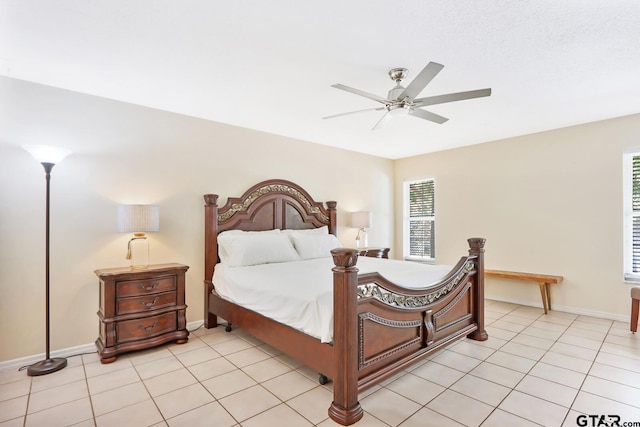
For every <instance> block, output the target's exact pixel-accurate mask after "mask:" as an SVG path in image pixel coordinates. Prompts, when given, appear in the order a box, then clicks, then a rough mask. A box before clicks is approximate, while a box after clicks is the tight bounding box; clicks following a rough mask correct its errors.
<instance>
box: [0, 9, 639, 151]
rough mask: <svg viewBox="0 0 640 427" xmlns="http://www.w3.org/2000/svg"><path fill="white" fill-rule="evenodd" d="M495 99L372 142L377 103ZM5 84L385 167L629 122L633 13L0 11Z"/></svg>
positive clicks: (634, 96)
mask: <svg viewBox="0 0 640 427" xmlns="http://www.w3.org/2000/svg"><path fill="white" fill-rule="evenodd" d="M429 61H434V62H439V63H441V64H443V65H445V68H444V69H443V70H442V72H440V74H439V75H438V76H437V77H436V78H435V79H434V80H433V81H432V82H431V83H430V84H429V85H428V86H427V87H426V89H425V90H423V91H422V93H421V94H420V96H423V97H424V96H430V95H438V94H443V93H449V92H459V91H465V90H472V89H481V88H485V87H490V88H492V90H493V94H492V96H491V97H488V98H479V99H474V100H467V101H462V102H456V103H450V104H443V105H435V106H432V107H428V108H427V109H428V110H430V111H432V112H434V113H437V114H440V115H443V116H445V117H448V118H449V119H450V120H449V121H448V122H446V123H445V124H442V125H438V124H434V123H431V122H428V121H425V120H420V119H417V118H413V117H402V118H398V119H394V120H393V121H391V122H390V123H389V124H388V125H387V126H386V127H384V128H383V129H381V130H376V131H371V130H370V129H371V128H372V127H373V125H374V124H375V123H376V122H377V120H378V119H379V117H380V116H381V114H382V112H379V111H373V112H365V113H361V114H355V115H348V116H344V117H339V118H335V119H331V120H323V119H322V117H324V116H328V115H332V114H337V113H342V112H347V111H351V110H358V109H365V108H370V107H376V106H378V104H376V103H375V102H374V101H371V100H369V99H366V98H362V97H358V96H356V95H352V94H350V93H347V92H343V91H340V90H337V89H334V88H331V87H330V85H332V84H334V83H342V84H345V85H348V86H352V87H356V88H358V89H361V90H364V91H367V92H371V93H374V94H377V95H380V96H386V93H387V91H388V90H389V89H391V88H392V87H393V82H392V81H391V80H390V79H389V77H388V75H387V72H388V70H389V69H391V68H395V67H405V68H408V69H409V75H408V77H407V79H406V81H405V84H406V83H408V82H409V81H411V79H413V77H415V76H416V74H417V73H418V72H419V71H420V70H421V69H422V68H423V67H424V66H425V65H426V64H427V63H428V62H429ZM0 75H4V76H8V77H13V78H16V79H22V80H28V81H33V82H37V83H42V84H46V85H51V86H55V87H61V88H66V89H70V90H74V91H78V92H83V93H88V94H93V95H98V96H102V97H106V98H111V99H116V100H121V101H126V102H131V103H134V104H139V105H144V106H149V107H154V108H159V109H162V110H167V111H173V112H177V113H182V114H186V115H190V116H195V117H201V118H205V119H209V120H214V121H218V122H224V123H229V124H233V125H237V126H243V127H246V128H251V129H257V130H261V131H266V132H270V133H274V134H279V135H285V136H289V137H294V138H298V139H303V140H307V141H312V142H317V143H320V144H326V145H331V146H337V147H343V148H347V149H350V150H354V151H359V152H364V153H369V154H374V155H378V156H382V157H387V158H392V159H394V158H400V157H406V156H410V155H415V154H420V153H427V152H433V151H438V150H443V149H447V148H453V147H460V146H465V145H470V144H476V143H481V142H486V141H491V140H496V139H501V138H507V137H511V136H517V135H523V134H528V133H533V132H538V131H543V130H548V129H554V128H560V127H565V126H571V125H575V124H580V123H586V122H591V121H596V120H602V119H607V118H612V117H618V116H624V115H629V114H635V113H639V112H640V102H639V100H640V2H639V1H638V0H562V1H558V0H528V1H526V0H483V1H478V0H454V1H442V0H439V1H435V0H402V1H393V2H392V1H383V0H349V1H338V0H328V1H321V2H320V1H316V2H309V1H300V0H289V1H286V0H274V1H259V0H246V1H243V0H237V1H213V0H180V1H176V0H56V1H50V0H0Z"/></svg>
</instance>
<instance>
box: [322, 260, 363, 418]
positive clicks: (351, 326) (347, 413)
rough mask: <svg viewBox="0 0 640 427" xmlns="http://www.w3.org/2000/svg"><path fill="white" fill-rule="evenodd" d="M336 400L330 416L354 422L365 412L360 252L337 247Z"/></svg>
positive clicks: (334, 338) (334, 333)
mask: <svg viewBox="0 0 640 427" xmlns="http://www.w3.org/2000/svg"><path fill="white" fill-rule="evenodd" d="M331 255H332V256H333V262H334V264H335V267H334V268H333V269H332V271H333V359H334V364H335V368H334V374H333V402H331V406H330V407H329V416H330V417H331V419H332V420H334V421H335V422H337V423H339V424H342V425H345V426H346V425H350V424H353V423H355V422H356V421H358V420H359V419H360V418H362V415H363V414H364V413H363V411H362V407H361V406H360V402H358V329H357V328H358V318H357V316H358V313H357V302H358V301H357V299H358V297H357V290H356V288H357V286H358V269H357V268H356V263H357V262H358V251H357V250H355V249H344V248H339V249H333V250H332V251H331Z"/></svg>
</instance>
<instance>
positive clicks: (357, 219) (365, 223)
mask: <svg viewBox="0 0 640 427" xmlns="http://www.w3.org/2000/svg"><path fill="white" fill-rule="evenodd" d="M371 216H372V215H371V212H369V211H361V212H351V226H352V227H353V228H370V227H371Z"/></svg>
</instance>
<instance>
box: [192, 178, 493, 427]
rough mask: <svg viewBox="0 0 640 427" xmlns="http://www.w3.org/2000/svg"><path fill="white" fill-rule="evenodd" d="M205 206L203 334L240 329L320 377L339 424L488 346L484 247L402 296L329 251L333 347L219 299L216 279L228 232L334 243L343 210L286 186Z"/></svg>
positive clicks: (351, 259) (266, 185)
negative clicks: (467, 344) (390, 391)
mask: <svg viewBox="0 0 640 427" xmlns="http://www.w3.org/2000/svg"><path fill="white" fill-rule="evenodd" d="M204 200H205V277H204V324H205V327H206V328H213V327H216V326H218V317H221V318H223V319H225V320H226V321H227V322H228V325H227V328H229V325H234V326H237V327H239V328H241V329H243V330H244V331H246V332H247V333H249V334H250V335H252V336H254V337H256V338H258V339H259V340H261V341H263V342H265V343H267V344H269V345H271V346H273V347H275V348H277V349H278V350H280V351H282V352H284V353H285V354H287V355H289V356H291V357H293V358H295V359H298V360H299V361H301V362H303V363H304V364H305V365H307V366H308V367H310V368H312V369H314V370H316V371H317V372H318V373H319V374H320V381H321V382H324V381H326V380H327V379H331V380H332V381H333V401H332V403H331V405H330V407H329V409H328V413H329V416H330V417H331V419H333V420H334V421H336V422H337V423H339V424H342V425H350V424H353V423H355V422H357V421H358V420H359V419H360V418H362V415H363V411H362V408H361V406H360V403H359V401H358V393H359V392H361V391H363V390H365V389H366V388H368V387H370V386H372V385H374V384H376V383H378V382H380V381H383V380H384V379H387V378H389V377H391V376H393V375H394V374H396V373H398V372H399V371H401V370H403V369H405V368H407V367H408V366H410V365H411V364H413V363H415V362H417V361H419V360H422V359H424V358H425V357H426V356H428V355H429V354H432V353H433V352H435V351H438V350H439V349H442V348H443V347H445V346H447V345H449V344H451V343H453V342H456V341H457V340H460V339H463V338H465V337H469V338H470V339H474V340H479V341H484V340H486V339H487V338H488V336H487V333H486V331H485V328H484V243H485V240H484V239H482V238H470V239H468V245H469V251H468V255H466V254H465V255H464V256H462V257H461V258H460V260H459V261H458V263H457V264H455V265H454V266H452V267H451V269H450V270H449V271H448V272H447V273H446V274H444V276H443V277H441V278H440V279H439V280H438V281H437V282H436V283H432V284H429V286H425V287H418V288H415V287H413V288H408V287H403V286H401V285H399V284H397V283H394V282H392V281H390V280H388V279H387V278H385V277H383V276H382V275H380V274H378V273H376V272H369V273H366V274H362V273H359V268H358V254H359V251H358V250H357V249H349V248H336V249H333V250H331V256H332V262H331V264H333V265H332V268H331V276H332V279H333V280H332V281H333V283H332V294H333V295H332V309H333V310H332V316H333V328H332V334H331V340H330V342H323V341H327V340H326V339H324V340H322V339H320V338H319V337H317V336H313V335H309V334H307V333H304V332H302V331H301V330H300V329H299V328H296V327H292V326H288V325H286V324H284V323H281V322H278V321H276V320H273V319H271V318H269V317H267V316H265V315H262V314H260V313H258V312H257V311H254V310H251V309H248V308H246V307H244V306H241V305H239V304H236V303H234V302H232V301H231V300H230V299H228V298H224V297H222V296H221V295H220V294H219V293H218V292H217V291H216V289H214V285H213V277H214V273H215V269H216V266H217V265H218V263H219V261H220V255H221V254H220V253H219V245H218V237H219V236H220V235H221V233H223V232H227V231H230V230H241V231H267V230H310V229H319V228H322V227H326V228H327V231H328V233H330V234H332V235H335V234H336V228H337V227H336V206H337V203H336V202H333V201H330V202H326V204H323V203H319V202H316V201H314V200H313V199H312V198H311V196H310V195H309V194H308V193H307V192H306V191H305V190H304V189H303V188H302V187H300V186H298V185H296V184H294V183H292V182H290V181H286V180H279V179H274V180H268V181H264V182H261V183H258V184H256V185H254V186H253V187H251V188H250V189H248V190H247V191H246V192H245V193H244V194H243V195H242V196H240V197H230V198H229V199H228V200H227V202H226V204H225V205H223V206H221V207H219V206H218V195H216V194H206V195H204ZM223 235H224V234H223ZM221 250H222V249H221ZM225 256H226V254H225ZM379 261H380V262H385V260H379ZM361 264H363V263H362V262H361ZM221 265H222V264H221ZM327 268H329V267H327ZM369 268H371V267H369ZM310 275H312V273H309V276H310ZM329 286H331V284H329ZM227 330H229V329H227ZM416 392H417V393H419V390H417V391H416Z"/></svg>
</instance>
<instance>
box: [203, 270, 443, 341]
mask: <svg viewBox="0 0 640 427" xmlns="http://www.w3.org/2000/svg"><path fill="white" fill-rule="evenodd" d="M333 267H334V263H333V259H332V258H331V257H327V258H317V259H310V260H303V261H292V262H282V263H270V264H260V265H252V266H243V267H229V266H227V265H225V264H224V263H221V264H218V265H217V266H216V268H215V273H214V276H213V285H214V287H215V290H216V292H217V293H218V294H219V295H220V296H221V297H223V298H225V299H228V300H230V301H232V302H234V303H236V304H238V305H241V306H243V307H245V308H248V309H250V310H253V311H255V312H258V313H260V314H262V315H264V316H266V317H269V318H271V319H273V320H276V321H278V322H280V323H284V324H286V325H289V326H291V327H293V328H295V329H298V330H301V331H303V332H305V333H306V334H308V335H311V336H314V337H316V338H318V339H320V341H322V342H331V341H332V335H333V272H332V271H331V269H332V268H333ZM357 267H358V269H359V274H366V273H373V272H378V273H380V274H381V275H382V276H384V277H385V278H387V279H389V280H391V281H392V282H394V283H397V284H399V285H401V286H404V287H406V288H425V287H429V286H431V285H434V284H436V283H438V282H440V281H441V280H442V279H443V278H444V276H446V275H447V273H449V272H450V271H451V268H452V267H451V266H447V265H429V264H421V263H416V262H407V261H397V260H389V259H378V258H368V257H360V258H359V259H358V265H357Z"/></svg>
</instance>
